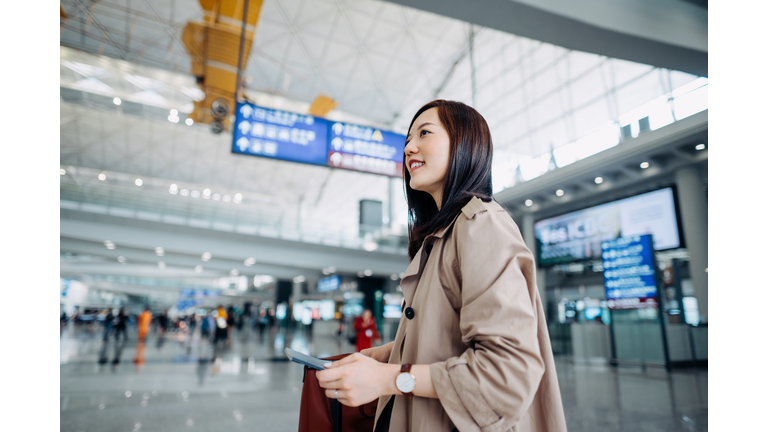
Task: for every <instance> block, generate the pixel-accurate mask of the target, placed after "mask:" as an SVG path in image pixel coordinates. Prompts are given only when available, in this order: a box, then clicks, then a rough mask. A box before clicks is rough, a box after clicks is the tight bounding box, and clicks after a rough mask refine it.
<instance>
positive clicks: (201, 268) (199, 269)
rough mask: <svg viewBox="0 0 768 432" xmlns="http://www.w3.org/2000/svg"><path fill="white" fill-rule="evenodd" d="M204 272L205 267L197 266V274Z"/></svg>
mask: <svg viewBox="0 0 768 432" xmlns="http://www.w3.org/2000/svg"><path fill="white" fill-rule="evenodd" d="M202 271H203V266H201V265H196V266H195V273H200V272H202Z"/></svg>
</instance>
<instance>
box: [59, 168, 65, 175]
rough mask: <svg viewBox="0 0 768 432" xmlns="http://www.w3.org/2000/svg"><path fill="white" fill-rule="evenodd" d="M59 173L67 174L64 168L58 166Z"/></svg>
mask: <svg viewBox="0 0 768 432" xmlns="http://www.w3.org/2000/svg"><path fill="white" fill-rule="evenodd" d="M59 174H61V175H65V174H67V170H65V169H64V168H60V169H59Z"/></svg>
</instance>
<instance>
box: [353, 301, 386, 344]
mask: <svg viewBox="0 0 768 432" xmlns="http://www.w3.org/2000/svg"><path fill="white" fill-rule="evenodd" d="M355 332H356V333H357V343H356V347H357V352H360V351H362V350H364V349H368V348H371V347H373V341H374V340H375V341H376V343H381V337H380V336H379V331H378V330H377V329H376V320H375V319H373V313H371V310H370V309H365V310H364V311H363V315H361V316H359V317H357V318H355Z"/></svg>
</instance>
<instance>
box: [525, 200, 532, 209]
mask: <svg viewBox="0 0 768 432" xmlns="http://www.w3.org/2000/svg"><path fill="white" fill-rule="evenodd" d="M532 205H533V200H529V199H527V200H525V206H526V207H530V206H532Z"/></svg>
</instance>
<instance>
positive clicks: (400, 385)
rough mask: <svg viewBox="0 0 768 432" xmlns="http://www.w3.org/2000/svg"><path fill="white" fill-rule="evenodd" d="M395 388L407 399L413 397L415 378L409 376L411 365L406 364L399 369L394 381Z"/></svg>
mask: <svg viewBox="0 0 768 432" xmlns="http://www.w3.org/2000/svg"><path fill="white" fill-rule="evenodd" d="M395 386H397V389H398V390H400V391H401V392H403V395H405V396H407V397H413V389H415V388H416V377H415V376H413V374H411V365H410V364H408V363H405V364H403V365H402V366H401V367H400V374H399V375H397V378H396V379H395Z"/></svg>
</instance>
